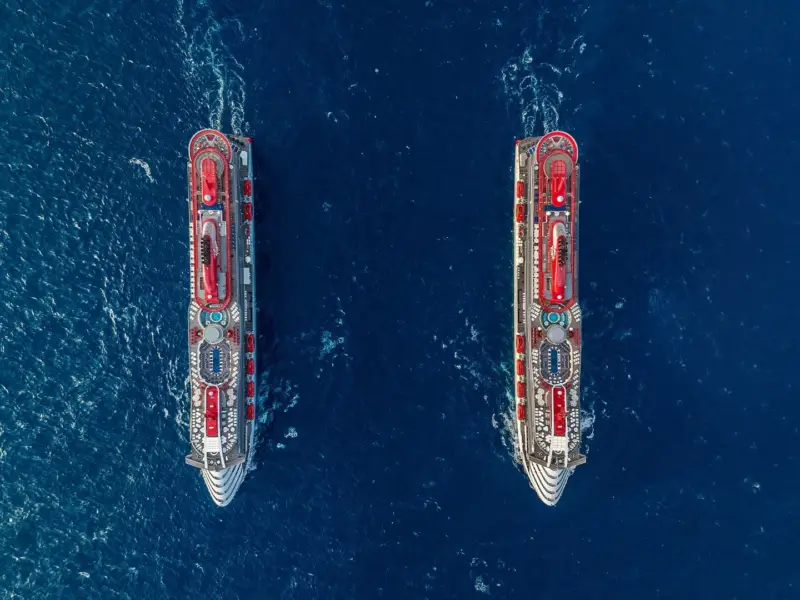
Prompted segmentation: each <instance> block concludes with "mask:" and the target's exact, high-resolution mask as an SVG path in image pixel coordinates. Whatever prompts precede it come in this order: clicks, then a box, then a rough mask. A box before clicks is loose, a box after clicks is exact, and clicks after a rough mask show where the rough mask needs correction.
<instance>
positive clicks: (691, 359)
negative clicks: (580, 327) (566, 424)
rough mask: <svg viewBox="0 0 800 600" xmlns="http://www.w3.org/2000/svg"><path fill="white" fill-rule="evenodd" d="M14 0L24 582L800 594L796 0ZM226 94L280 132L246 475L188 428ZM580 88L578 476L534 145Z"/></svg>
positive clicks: (391, 591)
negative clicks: (230, 470)
mask: <svg viewBox="0 0 800 600" xmlns="http://www.w3.org/2000/svg"><path fill="white" fill-rule="evenodd" d="M0 3H1V4H2V8H0V67H2V68H0V117H1V118H2V124H3V134H4V140H5V142H4V143H3V144H2V145H0V168H1V169H2V173H3V177H2V180H3V183H4V184H3V185H0V360H2V366H0V475H1V476H2V485H0V556H2V560H0V600H10V599H15V600H34V599H47V600H50V599H63V600H71V599H81V600H83V599H102V600H113V599H131V600H133V599H135V600H143V599H184V598H193V597H195V598H215V599H219V600H260V599H279V598H285V599H298V600H300V599H303V600H304V599H329V598H330V599H358V600H360V599H364V600H375V599H380V598H385V599H398V600H399V599H403V600H406V599H415V600H416V599H419V600H424V599H430V600H434V599H450V598H453V599H459V600H463V599H465V598H476V599H480V598H484V597H493V598H512V599H516V598H520V599H535V600H540V599H547V598H557V597H558V598H602V599H612V600H648V599H662V598H664V599H667V598H668V599H672V598H675V599H681V600H687V599H691V600H693V599H704V600H705V599H709V600H723V599H731V600H734V599H738V600H745V599H747V600H751V599H753V598H758V599H793V598H800V574H799V573H798V570H797V562H796V557H797V555H798V552H799V551H800V524H799V523H800V508H799V507H800V480H799V479H798V470H799V469H800V450H798V426H797V423H798V420H799V419H800V404H798V400H800V398H799V397H798V386H797V383H796V377H797V375H798V368H797V364H798V343H797V342H798V336H797V333H796V331H797V326H798V317H800V315H798V309H797V303H796V297H797V296H796V294H797V291H798V285H800V280H799V278H798V264H797V260H798V245H797V240H798V236H799V234H800V208H799V205H798V202H797V197H798V192H797V189H796V185H797V178H796V177H795V175H796V174H797V169H798V166H797V165H798V163H799V162H800V148H799V147H798V139H800V133H799V132H800V122H799V121H800V119H799V118H798V114H800V113H799V111H798V103H800V100H799V99H800V73H798V68H800V52H799V51H800V36H798V35H797V30H798V23H799V22H800V21H799V20H798V17H799V16H800V15H799V14H798V13H800V7H798V6H797V5H796V4H794V3H788V2H782V3H780V2H779V3H778V4H777V5H776V4H774V3H758V2H754V1H750V2H746V1H744V0H728V1H726V2H721V1H719V0H694V1H692V2H680V1H676V2H653V1H651V2H644V1H635V2H631V0H624V1H613V0H580V1H578V0H559V1H555V0H547V1H536V0H520V1H516V2H504V1H503V0H491V1H489V0H480V1H479V0H338V1H334V0H317V1H312V0H298V1H295V2H293V1H289V0H263V1H260V2H257V1H256V2H234V1H233V0H165V1H163V2H155V1H153V0H141V1H137V2H122V1H119V0H117V1H111V0H93V1H92V0H59V1H58V2H56V1H54V0H36V1H33V0H0ZM204 127H215V128H221V129H223V130H225V131H228V132H235V133H241V134H244V135H249V136H251V137H253V139H254V143H255V149H256V159H255V169H256V174H257V181H256V185H255V194H256V206H257V208H256V222H257V231H256V235H257V238H258V267H259V271H258V296H259V303H260V305H259V312H258V315H257V318H258V328H259V349H260V350H261V352H260V356H259V361H258V373H259V377H260V384H259V388H258V411H259V422H260V424H259V429H258V433H257V439H258V443H257V450H256V455H255V459H254V464H253V468H252V470H251V472H250V473H249V476H248V478H247V480H246V481H245V483H244V485H243V487H242V488H241V490H240V492H239V494H238V496H237V498H236V499H235V501H234V502H233V504H231V505H230V506H229V507H227V508H225V509H220V508H217V507H216V506H214V505H213V503H212V502H211V500H210V497H209V495H208V493H207V491H206V489H205V486H204V485H203V483H202V481H201V479H200V476H199V474H198V472H197V471H196V470H195V469H192V468H190V467H188V466H186V465H185V464H184V461H183V458H184V455H185V454H186V453H187V452H188V448H189V442H188V437H187V408H188V401H189V400H188V382H187V373H188V358H187V352H186V330H185V328H186V309H187V304H188V293H189V292H188V282H189V277H188V235H187V208H186V199H185V196H186V166H185V165H186V145H187V143H188V140H189V138H190V136H191V135H192V134H193V133H194V132H195V131H197V130H198V129H201V128H204ZM556 128H561V129H565V130H567V131H570V132H571V133H572V134H574V136H575V137H576V138H577V140H578V142H579V144H580V146H581V156H582V158H581V161H582V165H583V170H582V207H581V211H582V213H581V218H582V228H581V240H580V242H581V273H580V275H581V293H582V304H583V308H584V313H585V321H584V336H585V349H584V356H583V382H584V390H583V409H584V414H583V430H584V438H585V451H586V453H587V454H588V462H587V464H586V465H585V466H582V467H580V468H579V469H578V470H577V471H576V473H575V474H574V476H573V477H572V478H571V479H570V482H569V484H568V486H567V489H566V492H565V494H564V497H563V498H562V500H561V502H560V503H559V504H558V506H557V507H555V508H550V507H547V506H545V505H544V504H542V503H541V502H540V501H539V500H538V499H537V497H536V495H535V493H534V492H533V490H532V489H531V488H530V487H529V484H528V481H527V479H526V477H525V476H524V474H523V473H522V472H521V470H520V468H519V465H518V464H517V462H516V459H515V449H514V439H513V435H512V425H513V419H514V415H513V413H512V397H511V374H510V363H511V358H512V356H511V354H512V349H511V334H512V328H511V326H512V314H511V313H512V257H511V248H512V246H511V243H512V239H511V238H512V236H511V234H512V186H513V181H512V156H513V147H514V141H515V139H517V138H520V137H524V136H526V135H533V134H542V133H543V132H545V131H549V130H552V129H556Z"/></svg>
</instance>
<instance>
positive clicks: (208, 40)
mask: <svg viewBox="0 0 800 600" xmlns="http://www.w3.org/2000/svg"><path fill="white" fill-rule="evenodd" d="M193 22H196V23H197V24H192V23H193ZM176 26H177V28H178V31H179V34H180V35H179V37H180V40H179V52H180V53H181V54H182V55H183V61H182V62H183V67H184V72H183V75H184V78H185V79H186V81H187V94H188V97H189V101H190V102H192V103H193V104H194V106H195V107H205V109H206V110H207V111H208V113H207V116H206V117H205V119H206V124H207V125H208V126H210V127H212V128H214V129H217V130H225V131H231V132H232V133H235V134H237V135H245V132H246V130H247V129H248V128H249V125H248V123H247V122H246V121H245V118H244V117H245V100H246V98H247V94H246V86H245V80H244V75H243V74H244V66H243V65H242V63H241V62H240V61H239V60H238V59H237V58H236V55H235V54H234V52H233V50H232V48H231V47H230V46H229V42H228V41H226V40H230V39H231V37H232V36H231V34H232V33H235V34H236V37H238V38H239V39H240V40H241V41H244V40H245V38H246V36H245V34H244V27H243V25H242V23H241V21H239V20H238V19H225V20H223V21H222V22H220V21H218V20H217V19H216V18H215V16H214V13H213V12H212V10H211V9H210V8H209V7H208V6H207V5H206V4H205V3H202V2H201V3H198V4H197V6H194V7H191V8H187V7H186V6H185V5H184V2H183V0H178V1H177V4H176ZM226 117H227V120H226Z"/></svg>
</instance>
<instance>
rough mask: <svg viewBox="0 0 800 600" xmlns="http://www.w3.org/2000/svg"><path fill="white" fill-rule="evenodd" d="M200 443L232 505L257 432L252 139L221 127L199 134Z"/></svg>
mask: <svg viewBox="0 0 800 600" xmlns="http://www.w3.org/2000/svg"><path fill="white" fill-rule="evenodd" d="M187 173H188V178H189V190H188V193H189V265H190V285H191V294H190V302H189V330H188V337H189V339H188V342H189V368H190V372H191V373H190V375H191V410H190V416H189V437H190V441H191V451H190V453H189V454H188V455H187V456H186V462H187V463H188V464H189V465H191V466H193V467H197V468H198V469H200V473H201V474H202V476H203V480H204V481H205V483H206V486H207V487H208V491H209V492H210V494H211V498H212V500H213V501H214V502H215V503H216V504H217V505H219V506H226V505H227V504H229V503H230V502H231V500H233V497H234V496H235V495H236V492H237V491H238V489H239V487H240V486H241V484H242V481H243V480H244V478H245V475H246V473H247V467H248V463H249V461H250V457H251V455H252V451H253V440H254V436H255V413H256V405H255V397H256V387H257V386H256V383H257V382H256V323H255V308H256V295H255V293H256V290H255V243H254V241H255V240H254V228H253V155H252V140H251V139H250V138H245V137H240V136H236V135H229V134H223V133H220V132H219V131H215V130H212V129H204V130H202V131H199V132H197V133H196V134H195V135H194V136H193V137H192V139H191V141H190V142H189V162H188V165H187Z"/></svg>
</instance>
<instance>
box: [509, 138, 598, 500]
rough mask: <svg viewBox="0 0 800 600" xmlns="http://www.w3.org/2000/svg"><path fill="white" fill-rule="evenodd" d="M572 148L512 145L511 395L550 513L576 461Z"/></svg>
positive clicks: (549, 143)
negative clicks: (514, 148) (512, 357)
mask: <svg viewBox="0 0 800 600" xmlns="http://www.w3.org/2000/svg"><path fill="white" fill-rule="evenodd" d="M579 174H580V168H579V166H578V145H577V144H576V143H575V140H574V139H573V138H572V136H570V135H569V134H567V133H564V132H563V131H553V132H551V133H548V134H547V135H545V136H543V137H534V138H526V139H523V140H519V141H517V143H516V151H515V154H514V176H515V180H514V341H513V344H514V362H513V364H514V388H515V390H514V391H515V394H514V395H515V397H516V423H517V445H518V451H519V456H520V460H521V462H522V466H523V468H524V470H525V472H526V473H527V474H528V478H529V479H530V483H531V486H532V487H533V489H534V490H535V491H536V494H537V495H538V496H539V498H540V499H541V500H542V502H544V503H545V504H548V505H550V506H554V505H555V504H556V503H557V502H558V500H559V498H561V495H562V494H563V493H564V487H565V486H566V485H567V480H568V479H569V477H570V475H571V474H572V473H573V471H574V469H575V467H577V466H578V465H581V464H583V463H585V462H586V457H585V456H584V455H583V454H581V452H580V450H581V415H580V397H581V394H580V378H581V309H580V307H579V305H578V204H579Z"/></svg>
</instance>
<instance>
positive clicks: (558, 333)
mask: <svg viewBox="0 0 800 600" xmlns="http://www.w3.org/2000/svg"><path fill="white" fill-rule="evenodd" d="M565 339H567V332H566V331H564V328H563V327H561V325H553V326H551V327H548V328H547V341H548V342H550V343H551V344H553V345H555V346H557V345H558V344H560V343H561V342H563V341H564V340H565Z"/></svg>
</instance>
